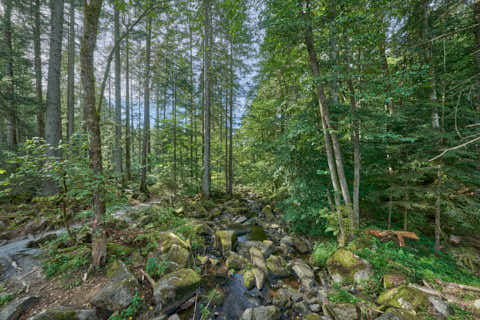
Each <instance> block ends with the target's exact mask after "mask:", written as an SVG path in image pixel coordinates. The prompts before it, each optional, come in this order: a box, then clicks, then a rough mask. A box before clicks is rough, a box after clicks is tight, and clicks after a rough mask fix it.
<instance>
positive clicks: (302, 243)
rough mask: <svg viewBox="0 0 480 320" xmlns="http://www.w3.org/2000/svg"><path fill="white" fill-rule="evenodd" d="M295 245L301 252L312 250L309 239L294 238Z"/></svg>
mask: <svg viewBox="0 0 480 320" xmlns="http://www.w3.org/2000/svg"><path fill="white" fill-rule="evenodd" d="M293 246H294V247H295V249H296V250H297V251H298V252H300V253H301V254H305V253H309V252H310V251H312V247H311V246H310V243H309V242H308V240H306V239H303V238H300V237H294V238H293Z"/></svg>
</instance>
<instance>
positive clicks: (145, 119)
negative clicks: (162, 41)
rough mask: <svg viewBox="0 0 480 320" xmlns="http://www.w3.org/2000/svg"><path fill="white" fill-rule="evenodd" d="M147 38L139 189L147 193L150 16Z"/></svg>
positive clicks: (149, 18)
mask: <svg viewBox="0 0 480 320" xmlns="http://www.w3.org/2000/svg"><path fill="white" fill-rule="evenodd" d="M146 31H147V40H146V44H145V51H146V52H145V54H146V60H145V101H144V102H143V108H144V109H143V146H142V179H141V182H140V191H141V192H143V193H147V192H148V190H147V149H148V132H149V131H150V51H151V39H152V18H151V17H148V20H147V30H146Z"/></svg>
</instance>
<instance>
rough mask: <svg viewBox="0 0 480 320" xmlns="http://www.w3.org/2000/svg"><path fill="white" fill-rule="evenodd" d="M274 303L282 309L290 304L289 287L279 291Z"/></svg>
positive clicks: (273, 300)
mask: <svg viewBox="0 0 480 320" xmlns="http://www.w3.org/2000/svg"><path fill="white" fill-rule="evenodd" d="M272 303H273V304H274V305H275V306H277V307H279V308H280V309H284V308H287V307H289V306H290V304H291V300H290V294H289V292H288V290H287V289H283V288H282V289H280V290H278V291H277V293H276V294H275V295H274V296H273V299H272Z"/></svg>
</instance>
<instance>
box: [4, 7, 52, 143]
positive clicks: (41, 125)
mask: <svg viewBox="0 0 480 320" xmlns="http://www.w3.org/2000/svg"><path fill="white" fill-rule="evenodd" d="M9 1H11V0H9ZM34 3H35V7H34V24H33V51H34V56H35V57H34V61H35V63H34V64H35V92H36V95H37V104H38V105H37V135H38V136H39V137H40V138H45V105H44V103H43V93H42V91H43V90H42V52H41V50H40V48H41V42H40V33H41V31H40V29H41V21H40V0H34Z"/></svg>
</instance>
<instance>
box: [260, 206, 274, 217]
mask: <svg viewBox="0 0 480 320" xmlns="http://www.w3.org/2000/svg"><path fill="white" fill-rule="evenodd" d="M262 214H263V216H264V217H265V219H267V220H273V219H275V215H274V214H273V210H272V207H271V206H270V205H266V206H265V207H264V208H263V209H262Z"/></svg>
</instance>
